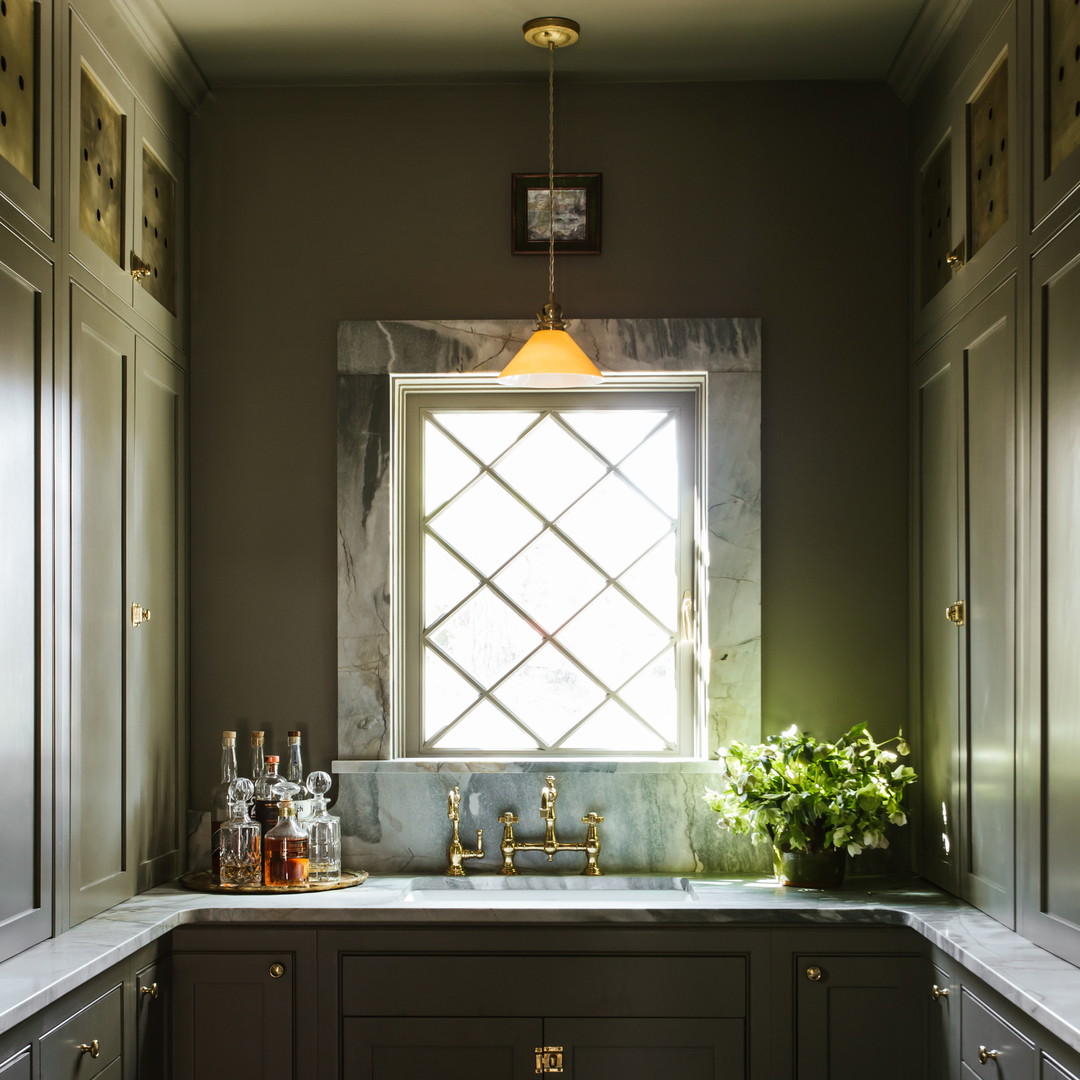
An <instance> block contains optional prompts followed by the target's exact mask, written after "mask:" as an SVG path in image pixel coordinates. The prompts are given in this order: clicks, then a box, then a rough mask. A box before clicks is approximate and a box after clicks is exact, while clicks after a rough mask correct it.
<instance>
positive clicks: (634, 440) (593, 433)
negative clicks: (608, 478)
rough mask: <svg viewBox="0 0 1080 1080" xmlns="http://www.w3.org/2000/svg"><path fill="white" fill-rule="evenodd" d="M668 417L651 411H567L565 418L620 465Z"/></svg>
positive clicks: (587, 439) (607, 456) (564, 414)
mask: <svg viewBox="0 0 1080 1080" xmlns="http://www.w3.org/2000/svg"><path fill="white" fill-rule="evenodd" d="M666 415H667V414H666V413H663V412H654V411H652V410H651V409H596V410H592V409H573V410H571V409H567V410H566V411H565V412H564V413H563V414H562V417H563V419H564V420H565V421H566V422H567V423H568V424H569V425H570V426H571V427H572V428H573V429H574V430H575V431H577V432H579V433H580V434H581V435H582V436H584V438H585V439H586V441H587V442H590V443H592V445H593V446H595V447H596V449H597V450H599V451H600V453H601V454H603V455H604V457H606V458H607V459H608V461H610V462H611V463H612V464H613V465H617V464H618V463H619V462H620V461H622V459H623V458H624V457H626V455H627V454H629V453H630V451H631V450H633V449H634V448H635V447H637V446H638V444H639V443H640V442H641V440H642V439H644V438H645V436H646V435H648V434H649V432H650V431H652V430H653V428H655V427H656V426H657V425H658V424H659V423H660V422H661V421H662V420H663V419H664V417H665V416H666Z"/></svg>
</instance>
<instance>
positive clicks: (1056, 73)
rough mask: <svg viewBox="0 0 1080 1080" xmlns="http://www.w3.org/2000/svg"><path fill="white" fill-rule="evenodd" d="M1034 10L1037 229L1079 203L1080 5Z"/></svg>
mask: <svg viewBox="0 0 1080 1080" xmlns="http://www.w3.org/2000/svg"><path fill="white" fill-rule="evenodd" d="M1032 14H1033V25H1032V40H1033V44H1034V48H1033V50H1032V54H1033V56H1034V60H1035V64H1034V70H1033V73H1032V74H1033V80H1032V81H1033V94H1032V116H1033V121H1034V123H1033V126H1032V135H1033V139H1032V142H1033V146H1032V151H1033V157H1032V177H1031V179H1032V215H1033V216H1032V224H1033V227H1034V228H1035V229H1036V230H1037V229H1038V228H1039V226H1040V225H1042V224H1043V223H1045V222H1046V221H1047V218H1048V217H1049V216H1050V215H1051V214H1052V213H1053V212H1054V210H1055V209H1058V208H1060V209H1061V210H1062V211H1063V215H1062V216H1065V217H1071V216H1072V215H1073V214H1074V213H1075V212H1076V209H1077V206H1078V205H1080V203H1078V201H1077V195H1078V193H1080V153H1077V149H1078V148H1080V5H1078V4H1077V3H1076V0H1040V2H1039V3H1036V4H1035V5H1034V6H1033V12H1032ZM1070 196H1072V198H1070ZM1066 202H1067V203H1068V205H1063V204H1064V203H1066Z"/></svg>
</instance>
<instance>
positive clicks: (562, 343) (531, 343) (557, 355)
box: [498, 17, 603, 387]
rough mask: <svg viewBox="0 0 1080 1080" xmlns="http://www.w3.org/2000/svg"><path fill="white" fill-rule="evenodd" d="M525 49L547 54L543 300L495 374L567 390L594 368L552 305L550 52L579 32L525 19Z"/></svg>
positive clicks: (591, 378) (509, 381) (511, 382)
mask: <svg viewBox="0 0 1080 1080" xmlns="http://www.w3.org/2000/svg"><path fill="white" fill-rule="evenodd" d="M521 29H522V31H523V32H524V34H525V40H526V41H527V42H528V43H529V44H530V45H538V46H539V47H540V48H544V49H547V51H548V296H547V303H546V304H545V305H544V307H543V309H542V310H541V311H539V312H538V313H537V316H536V329H535V330H534V331H533V334H532V337H530V338H529V340H528V341H526V342H525V344H524V345H522V347H521V348H520V349H519V350H518V352H517V355H516V356H515V357H514V358H513V360H511V361H510V363H509V364H507V366H506V367H505V368H504V369H503V371H502V373H501V374H500V375H499V378H498V381H499V382H500V383H502V384H503V385H504V386H522V387H573V386H593V385H595V384H596V383H598V382H600V380H601V379H602V378H603V374H602V373H601V371H600V369H599V368H598V367H597V366H596V365H595V364H594V363H593V362H592V361H591V360H590V359H589V358H588V357H587V356H586V355H585V353H584V352H582V350H581V348H580V346H579V345H578V344H577V342H576V341H574V339H573V338H572V337H571V336H570V335H569V334H568V333H567V332H566V323H565V322H563V318H562V308H560V307H559V305H558V304H557V303H556V302H555V50H556V49H560V48H562V47H563V46H565V45H573V44H574V42H575V41H577V39H578V35H579V33H580V30H581V28H580V27H579V26H578V24H577V23H576V22H574V21H573V20H572V19H557V18H552V17H545V18H541V19H530V20H529V21H528V22H527V23H525V25H524V26H523V27H522V28H521Z"/></svg>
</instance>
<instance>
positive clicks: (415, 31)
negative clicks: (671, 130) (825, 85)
mask: <svg viewBox="0 0 1080 1080" xmlns="http://www.w3.org/2000/svg"><path fill="white" fill-rule="evenodd" d="M930 2H933V0H930ZM158 3H159V5H160V7H161V8H162V9H163V11H164V13H165V15H166V17H167V18H168V20H169V21H170V22H171V23H172V25H173V27H175V29H176V31H177V33H178V34H179V35H180V37H181V38H182V39H183V41H184V43H185V44H186V46H187V48H188V50H190V52H191V54H192V56H193V57H194V59H195V62H196V63H197V64H198V66H199V67H200V68H201V69H202V72H203V74H204V75H205V77H206V79H207V80H208V81H209V83H210V85H211V86H226V85H235V84H244V83H247V84H266V83H312V84H339V83H410V82H500V81H511V80H521V79H531V78H534V77H537V76H538V75H539V76H540V77H542V75H543V72H544V71H545V70H546V67H545V61H544V55H543V52H542V51H541V50H539V49H537V48H535V47H534V46H531V45H528V44H527V43H526V42H525V41H524V39H523V38H522V36H521V24H522V23H523V22H525V21H526V20H527V19H531V18H536V17H539V16H542V15H561V16H564V17H566V18H571V19H575V20H577V21H578V22H579V23H580V24H581V40H580V42H579V43H578V44H577V45H574V46H573V47H571V48H568V49H565V50H563V51H561V52H560V53H559V54H558V57H557V60H556V65H557V71H558V74H559V78H560V79H561V78H565V77H569V78H570V79H574V78H575V77H579V78H587V79H596V80H618V81H657V80H665V81H669V80H674V81H685V80H702V79H704V80H714V79H715V80H729V79H884V78H885V77H886V75H887V74H888V72H889V69H890V67H891V66H892V63H893V61H894V59H895V58H896V55H897V53H898V51H899V49H900V47H901V45H902V44H903V42H904V39H905V37H906V36H907V34H908V32H909V30H910V29H911V27H912V24H913V23H914V22H915V19H916V16H917V15H918V14H919V10H920V8H921V7H922V6H923V0H655V2H649V3H646V2H645V0H570V2H561V0H560V2H557V3H555V4H552V5H550V8H551V10H549V8H548V6H546V5H545V3H538V2H537V0H307V2H306V3H305V2H298V0H158Z"/></svg>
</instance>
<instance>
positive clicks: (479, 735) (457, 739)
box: [435, 701, 538, 750]
mask: <svg viewBox="0 0 1080 1080" xmlns="http://www.w3.org/2000/svg"><path fill="white" fill-rule="evenodd" d="M435 747H436V748H437V749H440V750H456V749H458V748H460V747H470V748H472V749H476V750H536V749H538V746H537V743H536V740H535V739H533V738H532V737H531V736H530V735H529V733H528V732H527V731H525V730H524V729H523V728H521V727H520V726H519V725H518V724H515V723H514V721H513V720H511V719H510V718H509V717H508V716H507V715H506V714H505V713H504V712H502V711H501V710H500V709H497V708H495V706H494V705H492V704H491V702H490V701H482V702H480V704H479V705H477V706H476V708H475V709H473V710H472V711H471V712H470V713H468V714H467V715H466V716H463V717H462V718H461V720H460V721H458V723H457V724H455V725H454V727H453V728H452V729H451V730H450V731H448V732H447V733H446V735H444V736H443V738H441V739H439V740H438V741H437V742H436V743H435Z"/></svg>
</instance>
